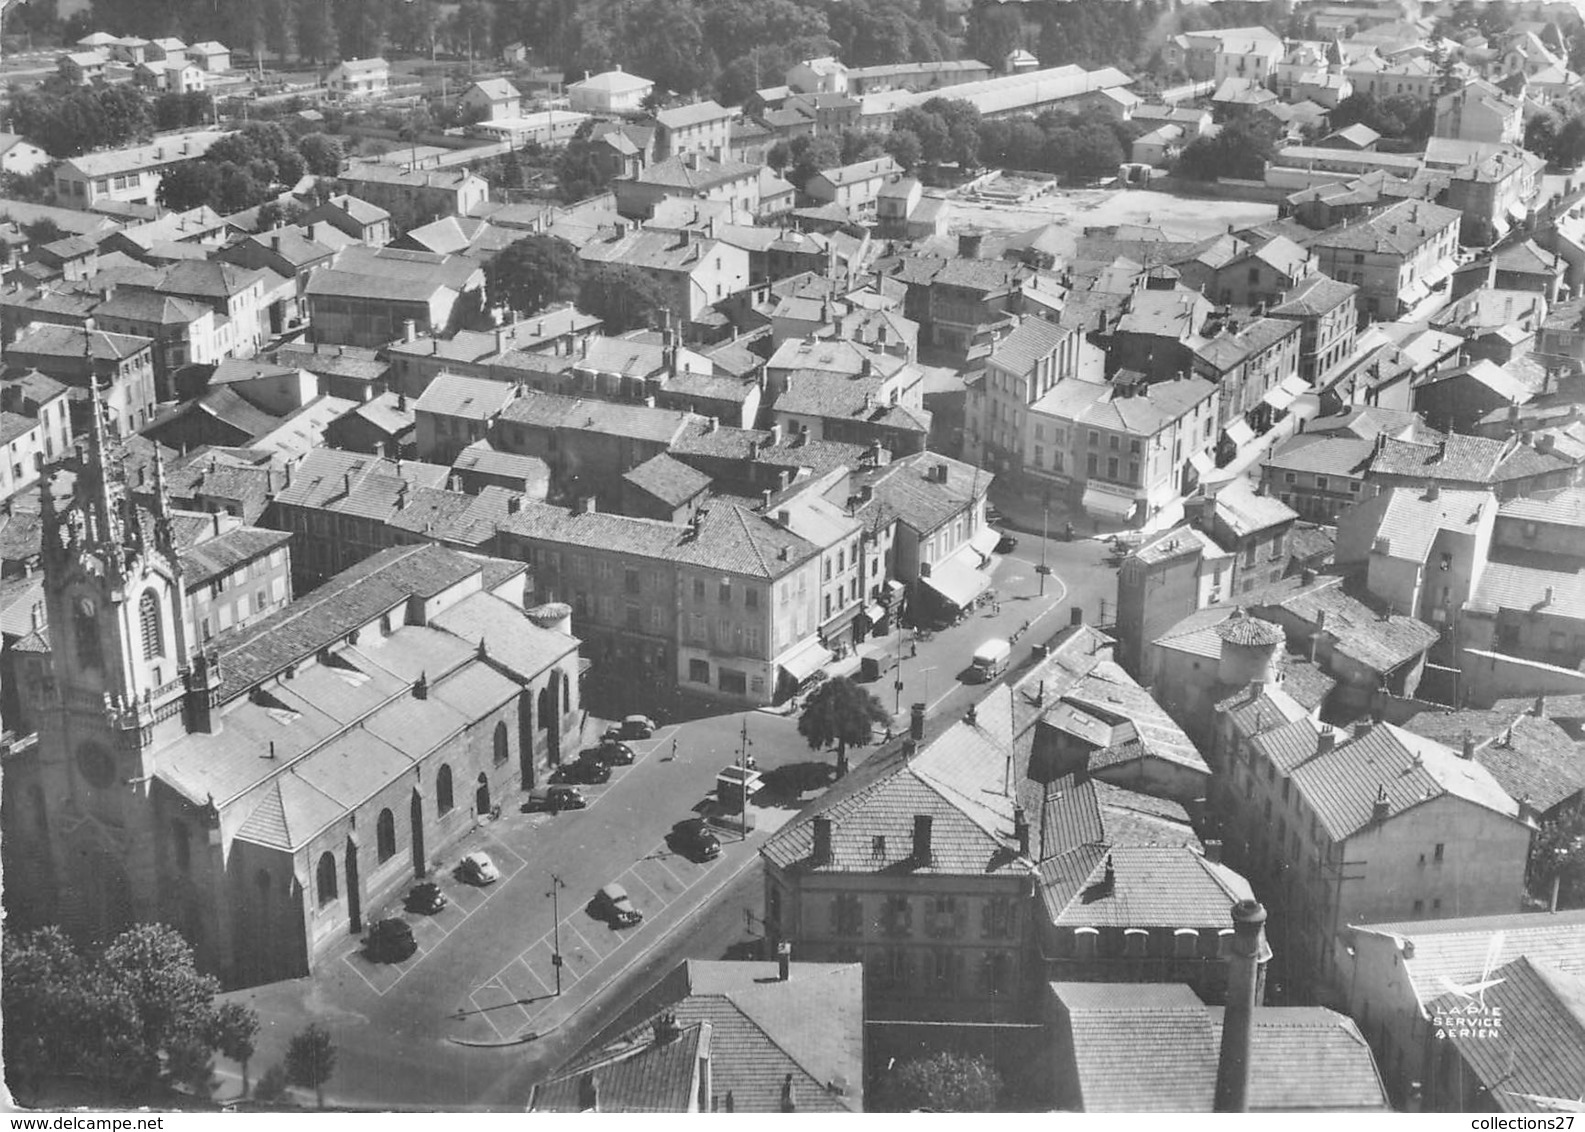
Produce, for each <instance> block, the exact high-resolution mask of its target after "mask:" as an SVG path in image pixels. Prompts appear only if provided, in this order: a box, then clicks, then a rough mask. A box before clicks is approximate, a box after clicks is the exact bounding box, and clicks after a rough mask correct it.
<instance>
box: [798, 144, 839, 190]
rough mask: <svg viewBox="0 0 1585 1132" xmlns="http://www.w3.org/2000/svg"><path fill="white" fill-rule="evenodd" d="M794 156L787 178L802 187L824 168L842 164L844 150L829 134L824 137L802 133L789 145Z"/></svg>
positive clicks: (833, 167) (832, 167)
mask: <svg viewBox="0 0 1585 1132" xmlns="http://www.w3.org/2000/svg"><path fill="white" fill-rule="evenodd" d="M787 151H788V153H789V154H790V155H791V157H792V171H791V172H789V173H788V174H787V179H788V180H789V181H791V182H792V183H793V184H794V185H796V186H798V188H800V189H802V188H803V187H804V186H805V185H807V184H808V183H809V182H810V180H811V179H813V177H814V175H815V174H816V173H819V172H820V171H821V170H823V169H835V168H836V167H837V166H838V165H840V164H842V150H841V148H840V147H839V146H838V144H837V141H836V139H835V138H833V137H831V136H830V135H829V134H827V135H824V136H822V137H810V136H809V135H807V134H805V135H801V136H799V137H796V138H793V139H792V141H791V142H789V143H788V145H787Z"/></svg>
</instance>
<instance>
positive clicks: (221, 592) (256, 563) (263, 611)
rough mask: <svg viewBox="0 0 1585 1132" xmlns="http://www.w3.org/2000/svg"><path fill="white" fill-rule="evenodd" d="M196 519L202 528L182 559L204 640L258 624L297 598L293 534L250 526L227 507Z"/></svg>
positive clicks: (196, 629)
mask: <svg viewBox="0 0 1585 1132" xmlns="http://www.w3.org/2000/svg"><path fill="white" fill-rule="evenodd" d="M194 518H195V520H196V521H195V522H194V524H193V525H194V526H195V527H197V528H198V531H199V533H198V534H197V535H196V537H194V538H193V540H192V541H191V542H186V543H185V545H183V547H182V550H181V554H180V560H181V567H182V582H183V584H184V585H185V586H186V587H187V596H188V602H189V604H190V606H191V611H192V621H193V630H194V632H195V633H197V635H198V640H199V641H201V642H204V643H207V642H209V641H211V640H213V639H214V638H215V636H217V635H218V634H220V633H224V632H225V631H226V630H228V629H233V628H236V629H240V628H243V627H245V626H248V625H252V624H255V623H256V622H258V621H262V620H263V619H264V618H266V617H268V616H270V615H271V614H272V613H275V612H276V611H278V610H281V609H284V608H285V607H286V606H287V605H288V604H290V603H291V600H292V588H291V579H292V568H291V550H290V548H289V546H288V545H287V544H288V543H290V542H291V535H289V534H287V533H285V532H284V531H269V530H264V529H262V528H260V527H250V526H245V525H244V524H243V523H242V521H241V520H240V519H237V518H235V517H234V516H230V515H226V514H225V513H224V512H218V511H217V512H214V513H213V514H209V515H203V516H201V517H199V516H194ZM184 542H185V540H184Z"/></svg>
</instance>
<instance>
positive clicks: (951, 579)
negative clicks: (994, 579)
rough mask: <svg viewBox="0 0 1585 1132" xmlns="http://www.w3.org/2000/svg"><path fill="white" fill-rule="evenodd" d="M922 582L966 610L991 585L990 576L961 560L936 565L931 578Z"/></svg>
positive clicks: (931, 571) (931, 570) (923, 579)
mask: <svg viewBox="0 0 1585 1132" xmlns="http://www.w3.org/2000/svg"><path fill="white" fill-rule="evenodd" d="M920 580H921V581H922V582H924V584H925V585H927V586H929V587H930V588H931V589H933V590H935V591H936V593H938V594H940V595H941V596H942V597H943V598H945V599H946V600H947V601H948V602H950V603H951V604H952V605H955V606H957V607H958V608H959V609H964V608H966V607H967V606H968V605H969V604H970V603H971V602H973V601H974V599H975V598H977V597H979V596H980V594H982V593H984V592H985V591H986V589H988V588H989V587H990V584H991V578H990V575H989V574H986V573H983V572H982V571H979V570H976V569H975V568H974V567H972V566H970V565H969V564H968V563H966V562H964V561H963V560H962V559H961V558H949V559H947V560H946V561H945V562H938V563H936V564H935V565H934V566H932V567H931V569H930V576H929V577H927V578H921V579H920Z"/></svg>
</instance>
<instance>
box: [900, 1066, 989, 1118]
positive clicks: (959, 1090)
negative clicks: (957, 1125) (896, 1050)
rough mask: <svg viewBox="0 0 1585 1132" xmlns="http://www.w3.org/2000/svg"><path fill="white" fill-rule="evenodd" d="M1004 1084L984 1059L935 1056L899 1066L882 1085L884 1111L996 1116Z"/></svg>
mask: <svg viewBox="0 0 1585 1132" xmlns="http://www.w3.org/2000/svg"><path fill="white" fill-rule="evenodd" d="M1001 1094H1002V1080H1001V1077H999V1076H998V1075H997V1073H996V1070H995V1069H994V1068H993V1067H992V1066H991V1064H990V1062H989V1061H987V1060H986V1059H985V1058H983V1057H968V1056H965V1055H963V1054H958V1053H947V1052H942V1053H933V1054H930V1055H928V1056H926V1057H919V1058H914V1059H913V1060H911V1061H905V1062H903V1063H902V1064H900V1065H898V1066H897V1067H896V1068H895V1069H893V1070H892V1071H891V1072H890V1073H888V1074H887V1075H886V1077H885V1078H884V1079H883V1080H882V1081H881V1108H882V1110H883V1111H891V1112H917V1111H920V1110H924V1111H926V1112H993V1111H995V1109H996V1105H997V1102H998V1101H999V1100H1000V1099H1001Z"/></svg>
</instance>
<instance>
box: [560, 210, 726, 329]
mask: <svg viewBox="0 0 1585 1132" xmlns="http://www.w3.org/2000/svg"><path fill="white" fill-rule="evenodd" d="M578 255H579V257H580V258H581V259H582V260H583V261H584V263H586V264H591V265H592V264H600V263H612V264H621V265H623V266H626V267H631V268H635V269H636V270H638V271H640V272H642V273H643V274H644V275H646V276H648V277H649V278H650V279H651V280H653V281H654V282H655V283H657V284H659V286H660V287H661V288H662V289H663V290H664V291H665V294H666V298H667V303H666V306H667V309H668V310H670V311H671V312H672V313H673V314H674V315H675V316H676V317H678V318H679V319H682V320H684V321H686V322H690V323H694V322H698V321H699V320H700V319H701V318H702V317H703V316H704V314H705V312H706V311H707V310H708V309H709V308H710V307H711V306H712V305H714V304H715V303H718V302H720V301H721V300H722V299H724V298H727V297H728V296H730V295H735V294H737V293H738V292H739V291H744V290H747V289H748V286H749V268H748V253H747V252H746V251H744V250H743V249H742V248H737V247H733V246H732V245H731V244H728V243H725V242H724V241H721V240H713V239H709V238H706V237H701V236H700V235H699V234H697V233H695V232H692V231H685V232H680V233H673V232H652V231H648V230H645V229H639V230H638V231H631V232H630V231H625V230H622V229H621V228H619V229H618V230H617V231H616V232H615V233H613V234H612V235H610V236H603V235H602V236H599V237H596V238H594V239H592V240H589V241H588V242H586V243H584V244H583V245H582V246H581V247H580V248H579V249H578Z"/></svg>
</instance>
